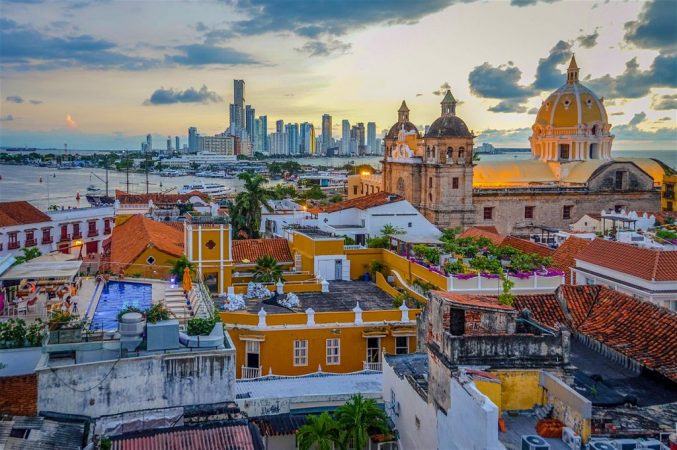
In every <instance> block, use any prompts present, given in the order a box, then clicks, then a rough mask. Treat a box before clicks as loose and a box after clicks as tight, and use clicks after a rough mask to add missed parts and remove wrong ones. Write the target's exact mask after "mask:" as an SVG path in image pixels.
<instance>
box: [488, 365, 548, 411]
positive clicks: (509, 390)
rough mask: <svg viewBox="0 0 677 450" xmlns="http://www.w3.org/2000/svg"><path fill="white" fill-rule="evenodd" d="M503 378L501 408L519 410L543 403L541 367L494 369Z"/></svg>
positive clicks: (494, 372)
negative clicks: (531, 368) (530, 368)
mask: <svg viewBox="0 0 677 450" xmlns="http://www.w3.org/2000/svg"><path fill="white" fill-rule="evenodd" d="M491 373H493V374H494V375H496V376H497V377H498V379H499V380H501V405H500V406H501V410H503V411H518V410H523V409H531V408H533V407H534V405H542V404H543V388H542V387H541V385H540V374H541V371H540V370H539V369H534V370H497V371H492V372H491Z"/></svg>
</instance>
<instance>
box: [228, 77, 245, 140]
mask: <svg viewBox="0 0 677 450" xmlns="http://www.w3.org/2000/svg"><path fill="white" fill-rule="evenodd" d="M244 127H245V110H244V80H233V103H231V105H230V131H231V133H233V134H237V132H238V131H239V130H241V129H242V128H244Z"/></svg>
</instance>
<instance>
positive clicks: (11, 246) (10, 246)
mask: <svg viewBox="0 0 677 450" xmlns="http://www.w3.org/2000/svg"><path fill="white" fill-rule="evenodd" d="M17 248H19V242H8V243H7V250H16V249H17Z"/></svg>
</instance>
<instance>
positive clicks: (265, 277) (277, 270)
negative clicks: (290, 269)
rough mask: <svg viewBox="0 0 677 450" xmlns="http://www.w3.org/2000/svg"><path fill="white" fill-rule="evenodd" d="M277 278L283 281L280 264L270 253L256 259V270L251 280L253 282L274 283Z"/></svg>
mask: <svg viewBox="0 0 677 450" xmlns="http://www.w3.org/2000/svg"><path fill="white" fill-rule="evenodd" d="M278 280H281V281H284V278H283V277H282V266H280V265H279V264H278V263H277V260H276V259H275V258H273V257H272V256H270V255H263V256H261V257H260V258H259V259H257V260H256V270H255V271H254V276H253V277H252V281H254V282H255V283H275V282H277V281H278Z"/></svg>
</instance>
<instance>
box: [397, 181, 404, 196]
mask: <svg viewBox="0 0 677 450" xmlns="http://www.w3.org/2000/svg"><path fill="white" fill-rule="evenodd" d="M397 192H398V193H399V194H400V195H402V196H404V179H403V178H402V177H399V178H398V179H397Z"/></svg>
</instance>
